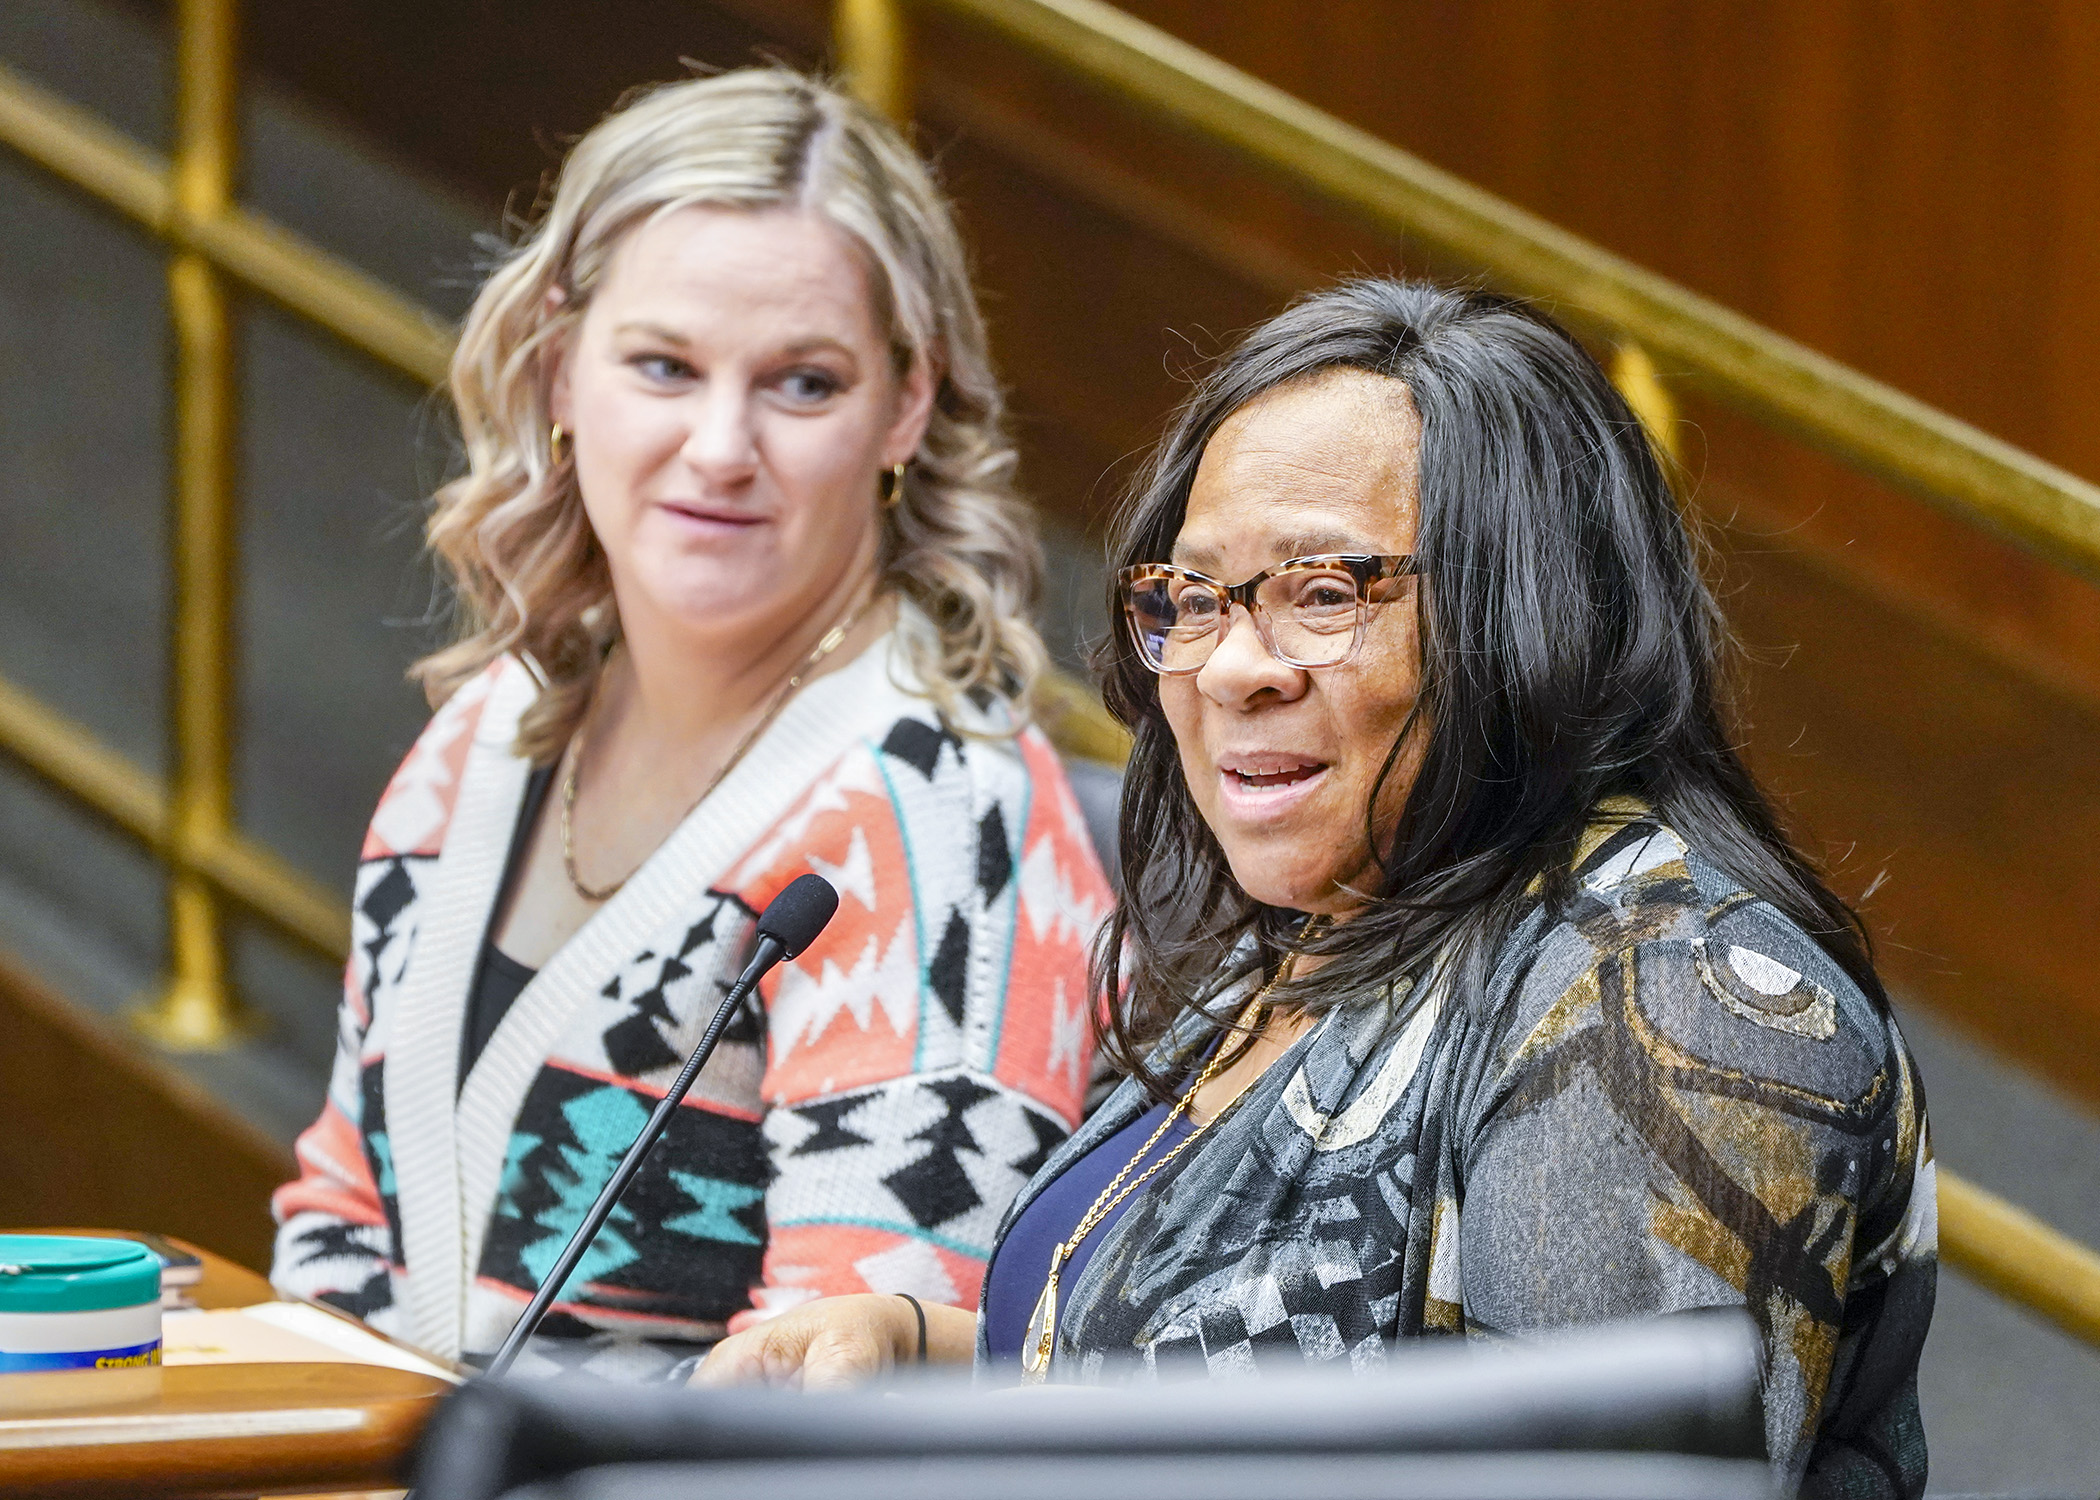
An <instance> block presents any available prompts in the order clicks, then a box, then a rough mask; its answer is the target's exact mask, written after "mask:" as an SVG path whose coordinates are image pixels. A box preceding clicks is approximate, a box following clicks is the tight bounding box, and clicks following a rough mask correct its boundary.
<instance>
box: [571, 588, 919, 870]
mask: <svg viewBox="0 0 2100 1500" xmlns="http://www.w3.org/2000/svg"><path fill="white" fill-rule="evenodd" d="M881 597H882V594H881V592H880V591H879V590H878V591H877V592H875V593H873V594H871V595H869V596H868V598H867V599H866V600H865V601H864V602H863V603H862V604H861V605H860V606H859V607H858V608H856V609H855V610H854V611H853V613H852V614H850V615H848V616H846V618H845V619H843V620H841V621H840V622H839V623H838V624H836V625H834V626H832V627H831V629H829V630H827V631H826V632H825V633H824V639H822V640H821V641H818V642H817V649H816V650H814V651H812V652H810V653H809V655H808V656H806V657H804V658H803V660H802V665H801V666H799V667H797V668H796V669H795V675H794V676H792V677H790V678H789V679H788V680H787V684H786V685H785V686H784V687H782V688H781V690H780V692H779V693H778V694H777V695H776V696H775V697H774V699H773V702H772V705H771V706H770V707H768V708H767V709H766V711H765V713H764V714H762V715H760V717H759V720H758V722H757V723H756V724H753V725H752V726H751V729H750V731H749V732H748V733H747V734H745V736H744V737H743V739H741V740H739V741H738V742H737V747H736V749H735V750H734V751H733V752H732V753H731V754H730V757H729V759H728V760H726V761H724V762H723V763H722V769H721V770H719V771H717V772H715V774H714V776H713V778H712V779H711V780H709V782H708V783H707V788H706V790H704V791H702V792H701V793H700V795H699V796H697V797H695V798H694V799H693V802H692V806H690V807H688V808H686V810H685V811H684V812H683V813H681V814H680V815H679V818H678V822H677V823H674V824H672V825H671V826H672V827H673V828H674V829H675V828H677V827H678V826H679V825H680V824H682V823H684V822H685V820H686V819H687V818H690V817H691V816H692V815H693V812H694V809H695V808H698V807H699V806H700V804H701V803H703V802H705V801H706V800H707V799H708V798H709V797H712V796H713V795H714V794H715V788H716V787H718V786H720V785H721V784H722V782H723V780H724V778H726V777H727V776H728V775H729V773H730V772H731V771H734V770H735V769H736V768H737V763H738V762H739V761H741V760H742V759H743V758H744V752H745V751H747V750H749V749H750V748H751V747H752V746H753V745H754V744H756V743H758V737H759V736H760V735H762V734H764V733H765V732H766V731H767V730H768V729H770V728H771V727H772V725H773V721H774V720H775V719H776V718H778V717H779V716H780V711H781V710H782V709H783V708H785V707H787V701H788V699H790V698H792V697H794V696H795V692H796V690H797V689H798V688H800V687H801V686H802V684H803V683H804V682H805V681H806V680H807V679H808V677H809V674H810V673H811V672H813V671H815V670H816V667H817V663H819V662H821V661H822V660H823V659H824V658H825V657H827V656H829V655H831V653H832V652H834V651H836V650H838V648H839V644H840V643H841V642H842V641H844V640H845V639H846V637H847V636H848V635H850V634H852V632H853V627H854V626H856V625H858V624H859V623H860V622H861V620H862V618H863V617H864V616H865V615H866V614H867V612H868V611H869V610H871V609H873V608H874V607H875V604H876V601H877V600H879V599H881ZM597 713H598V700H597V699H596V698H595V697H593V698H592V700H591V712H590V715H589V716H587V717H586V718H585V719H584V723H583V728H581V729H580V730H578V731H577V733H576V749H575V752H574V753H573V754H572V755H570V757H569V771H568V774H567V775H566V776H564V777H563V778H562V784H561V867H562V872H563V873H564V874H566V875H567V876H568V877H569V884H570V885H571V886H572V887H574V888H575V891H576V894H577V895H579V896H581V897H583V899H584V900H586V901H610V900H611V899H612V898H613V897H615V896H617V895H618V894H619V893H620V888H621V887H622V886H624V885H626V884H627V882H628V881H630V880H632V879H633V878H634V871H633V870H630V871H628V872H627V873H626V874H625V875H622V876H621V877H620V878H619V879H618V880H615V881H614V882H613V883H612V884H611V885H606V886H588V885H585V884H584V883H583V877H582V876H581V875H579V874H577V873H576V827H575V820H576V773H577V770H578V768H580V767H581V766H582V765H583V752H584V747H585V744H586V742H587V737H588V736H589V734H590V729H591V720H592V719H594V718H596V717H597ZM648 862H649V860H648V859H647V858H644V859H643V861H642V863H643V864H647V863H648ZM637 868H639V866H637Z"/></svg>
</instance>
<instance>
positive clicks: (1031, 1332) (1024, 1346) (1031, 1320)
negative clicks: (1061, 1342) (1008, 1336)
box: [1021, 1245, 1064, 1385]
mask: <svg viewBox="0 0 2100 1500" xmlns="http://www.w3.org/2000/svg"><path fill="white" fill-rule="evenodd" d="M1063 1248H1064V1247H1063V1246H1062V1245H1060V1246H1059V1247H1058V1249H1059V1250H1062V1249H1063ZM1061 1258H1062V1257H1060V1256H1055V1255H1053V1256H1052V1258H1051V1261H1050V1279H1049V1280H1048V1281H1046V1282H1044V1283H1043V1295H1042V1296H1040V1297H1038V1298H1036V1299H1035V1311H1034V1312H1032V1313H1030V1314H1029V1315H1028V1332H1027V1333H1026V1334H1025V1335H1024V1336H1023V1337H1022V1339H1021V1374H1022V1376H1023V1378H1025V1379H1026V1380H1027V1382H1028V1383H1029V1384H1030V1385H1041V1384H1042V1383H1043V1382H1044V1381H1045V1380H1047V1379H1049V1377H1050V1355H1051V1352H1052V1349H1053V1348H1054V1346H1055V1345H1056V1343H1057V1262H1058V1260H1059V1259H1061Z"/></svg>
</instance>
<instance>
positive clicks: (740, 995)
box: [488, 875, 839, 1376]
mask: <svg viewBox="0 0 2100 1500" xmlns="http://www.w3.org/2000/svg"><path fill="white" fill-rule="evenodd" d="M838 909H839V893H838V892H837V891H835V890H833V889H832V887H831V882H830V881H828V880H826V879H825V878H824V877H823V876H821V875H803V876H801V877H799V878H797V879H796V880H795V881H793V882H792V883H791V884H790V885H789V886H788V888H787V889H786V890H784V891H782V892H781V893H780V894H779V895H777V896H775V897H774V898H773V899H772V900H771V901H769V902H767V903H766V909H765V911H764V912H762V913H761V914H760V915H759V919H758V946H757V947H756V948H755V949H753V950H752V953H751V962H750V963H748V964H746V965H745V966H744V972H743V973H742V974H741V975H739V976H738V977H737V982H736V983H735V984H734V985H731V986H730V989H729V993H728V994H726V995H724V996H723V997H722V1003H721V1005H720V1006H719V1007H717V1008H716V1010H715V1018H714V1019H713V1020H712V1021H709V1022H708V1023H707V1030H706V1031H705V1032H703V1033H702V1034H701V1037H700V1042H699V1045H697V1046H696V1047H694V1048H693V1055H692V1056H691V1057H688V1058H687V1059H686V1060H685V1066H684V1067H683V1068H681V1069H679V1070H678V1078H677V1080H676V1081H675V1082H674V1083H673V1084H672V1085H671V1089H670V1092H669V1093H667V1094H665V1095H664V1097H663V1100H662V1102H661V1103H659V1104H658V1105H657V1106H656V1109H655V1111H654V1112H653V1113H652V1114H651V1115H650V1116H649V1122H648V1123H647V1124H646V1125H644V1126H643V1127H642V1133H641V1134H640V1135H638V1136H636V1137H635V1138H634V1144H633V1145H632V1146H629V1147H628V1148H627V1154H626V1155H625V1156H623V1157H621V1158H620V1165H619V1166H618V1167H616V1168H614V1169H613V1174H612V1176H611V1177H610V1178H609V1179H608V1180H607V1181H606V1184H605V1189H604V1191H603V1192H601V1193H599V1194H598V1201H597V1202H595V1203H593V1204H592V1205H591V1211H590V1212H589V1213H587V1214H585V1215H584V1216H583V1222H582V1223H581V1224H578V1225H577V1226H576V1232H575V1233H574V1234H572V1235H570V1236H569V1243H568V1244H566V1245H564V1246H563V1247H562V1252H561V1259H559V1260H557V1261H556V1262H555V1263H554V1269H553V1270H551V1271H549V1272H548V1273H547V1275H546V1277H545V1278H544V1279H543V1280H542V1281H541V1282H540V1289H539V1290H538V1291H536V1292H534V1293H533V1294H532V1301H530V1302H529V1303H527V1304H526V1306H525V1313H524V1315H523V1316H522V1317H520V1318H519V1319H518V1321H517V1325H516V1326H515V1327H513V1328H512V1329H511V1331H510V1337H509V1338H506V1339H505V1340H504V1341H503V1347H502V1348H501V1349H498V1350H497V1351H496V1357H495V1358H494V1359H492V1360H490V1361H489V1368H488V1373H489V1374H490V1375H491V1376H495V1375H501V1374H502V1373H503V1372H504V1371H505V1370H508V1369H509V1368H510V1365H511V1361H512V1360H514V1359H516V1358H517V1357H518V1351H519V1350H521V1349H523V1348H524V1347H525V1341H526V1340H527V1339H529V1338H531V1337H532V1333H533V1330H534V1329H536V1328H538V1327H539V1326H540V1319H542V1318H544V1317H545V1316H546V1315H547V1309H548V1308H549V1307H550V1306H552V1305H553V1303H554V1299H555V1297H556V1296H557V1295H558V1294H559V1293H560V1291H561V1289H562V1286H563V1284H564V1283H565V1282H567V1281H568V1279H569V1275H570V1273H571V1272H573V1271H574V1270H575V1269H576V1263H577V1262H578V1261H580V1260H582V1259H583V1254H584V1252H585V1251H586V1250H588V1249H590V1247H591V1241H592V1240H594V1239H596V1238H597V1236H598V1231H599V1230H600V1229H601V1228H603V1227H604V1225H605V1221H606V1219H607V1218H609V1217H610V1216H611V1214H612V1211H613V1209H614V1207H615V1206H616V1205H617V1204H618V1203H619V1201H620V1194H621V1193H623V1192H625V1191H626V1189H627V1184H628V1183H630V1182H632V1181H633V1180H634V1174H635V1173H636V1172H639V1171H640V1170H641V1167H642V1161H643V1158H645V1157H647V1156H648V1154H649V1150H650V1148H651V1147H653V1146H654V1145H655V1144H656V1143H657V1140H658V1139H659V1138H660V1137H661V1136H662V1135H663V1133H664V1131H665V1130H666V1129H667V1128H668V1127H669V1126H670V1123H671V1112H672V1111H673V1110H675V1109H677V1108H678V1104H679V1101H680V1100H682V1099H684V1098H685V1096H686V1091H687V1090H688V1089H690V1088H691V1087H692V1086H693V1080H694V1079H695V1078H698V1077H699V1076H700V1070H701V1069H702V1068H704V1067H706V1066H707V1059H708V1058H709V1057H710V1056H711V1055H713V1053H714V1050H715V1043H716V1042H718V1041H720V1040H721V1039H722V1033H723V1031H724V1030H725V1029H726V1028H727V1027H728V1025H729V1018H730V1017H731V1016H733V1015H735V1014H736V1009H737V1007H738V1006H739V1005H742V1004H743V1003H744V997H745V996H746V995H749V994H750V993H751V989H752V986H754V985H756V984H757V983H758V982H759V980H761V979H763V978H764V977H765V976H766V974H767V973H768V972H769V971H770V970H771V969H772V967H773V966H774V965H775V964H777V963H779V962H780V961H781V960H782V959H784V958H795V957H798V956H799V955H800V954H801V952H802V950H803V949H805V948H807V947H808V946H809V945H810V944H811V943H813V942H815V941H816V940H817V934H818V933H820V932H822V931H823V930H824V925H825V923H827V922H829V921H830V920H831V916H832V913H833V912H835V911H837V910H838Z"/></svg>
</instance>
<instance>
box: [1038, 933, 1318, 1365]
mask: <svg viewBox="0 0 2100 1500" xmlns="http://www.w3.org/2000/svg"><path fill="white" fill-rule="evenodd" d="M1319 920H1320V919H1319V918H1318V917H1317V916H1315V917H1312V918H1309V919H1308V920H1307V922H1306V924H1305V929H1304V931H1302V932H1300V933H1299V934H1298V940H1299V941H1300V942H1303V941H1304V940H1305V938H1306V937H1307V936H1308V935H1309V934H1310V933H1311V932H1312V930H1313V926H1314V924H1315V923H1317V922H1318V921H1319ZM1297 957H1298V955H1297V953H1296V951H1295V950H1294V951H1292V952H1290V953H1288V954H1286V955H1285V956H1284V960H1283V962H1282V963H1281V964H1279V965H1277V968H1276V977H1275V978H1274V979H1271V980H1270V981H1269V982H1268V983H1267V984H1265V985H1263V986H1262V987H1261V988H1260V989H1259V990H1257V991H1255V994H1254V998H1253V999H1252V1000H1249V1001H1248V1002H1247V1004H1246V1007H1245V1008H1244V1009H1242V1010H1241V1011H1240V1014H1239V1020H1238V1021H1237V1022H1236V1023H1235V1024H1236V1025H1237V1026H1238V1028H1239V1029H1240V1030H1242V1031H1252V1030H1253V1029H1254V1028H1255V1027H1257V1026H1259V1025H1260V1024H1261V1022H1262V1018H1263V1013H1264V1011H1265V1010H1266V1008H1267V1007H1266V1005H1265V1002H1266V1001H1267V1000H1268V998H1269V991H1271V990H1273V989H1275V988H1276V986H1277V985H1279V984H1281V983H1283V981H1284V980H1285V979H1286V978H1287V977H1289V975H1290V972H1291V967H1292V965H1293V963H1295V961H1296V960H1297ZM1231 1050H1232V1049H1231V1048H1229V1047H1227V1046H1225V1045H1224V1044H1223V1043H1222V1042H1220V1044H1219V1046H1218V1050H1217V1051H1216V1052H1215V1053H1213V1054H1212V1055H1211V1059H1210V1061H1209V1062H1207V1063H1205V1064H1204V1065H1203V1071H1202V1072H1200V1073H1198V1074H1197V1075H1196V1081H1195V1082H1194V1083H1192V1084H1190V1085H1189V1087H1188V1091H1187V1092H1186V1093H1184V1094H1183V1095H1182V1096H1181V1097H1180V1098H1179V1099H1177V1100H1176V1101H1175V1102H1174V1107H1173V1109H1171V1110H1169V1111H1168V1112H1167V1117H1166V1118H1165V1119H1164V1120H1161V1121H1160V1122H1159V1128H1158V1129H1157V1130H1155V1131H1153V1132H1152V1134H1151V1135H1150V1136H1149V1137H1148V1138H1147V1139H1146V1141H1145V1144H1144V1145H1142V1146H1140V1147H1138V1151H1137V1155H1135V1156H1133V1157H1131V1158H1130V1160H1129V1161H1127V1162H1125V1163H1124V1164H1123V1170H1122V1171H1120V1172H1118V1173H1116V1175H1115V1176H1114V1177H1113V1178H1111V1179H1110V1180H1109V1184H1108V1186H1107V1187H1105V1188H1103V1189H1102V1190H1101V1192H1100V1194H1099V1195H1098V1196H1097V1197H1096V1198H1095V1199H1094V1206H1093V1207H1092V1208H1089V1209H1088V1210H1087V1211H1086V1213H1085V1214H1084V1215H1083V1216H1082V1217H1081V1218H1080V1220H1079V1225H1078V1227H1077V1228H1075V1229H1074V1230H1073V1231H1072V1235H1071V1238H1069V1239H1067V1240H1065V1241H1063V1242H1062V1243H1061V1244H1059V1245H1058V1246H1057V1248H1056V1249H1054V1250H1052V1251H1051V1252H1050V1276H1049V1279H1048V1280H1046V1281H1045V1282H1044V1283H1043V1295H1042V1296H1040V1297H1038V1298H1036V1301H1035V1311H1034V1312H1032V1313H1030V1314H1029V1315H1028V1331H1027V1332H1026V1333H1025V1334H1023V1335H1022V1338H1021V1374H1022V1376H1023V1377H1024V1378H1025V1379H1026V1380H1027V1381H1028V1383H1029V1384H1031V1385H1040V1384H1041V1383H1042V1382H1043V1381H1044V1380H1045V1379H1047V1378H1048V1377H1049V1374H1050V1356H1051V1353H1052V1351H1053V1349H1054V1347H1055V1345H1056V1343H1057V1281H1058V1277H1059V1276H1060V1275H1061V1274H1062V1273H1063V1271H1064V1265H1065V1262H1066V1261H1067V1260H1070V1259H1071V1258H1072V1252H1073V1251H1074V1250H1077V1249H1078V1248H1079V1243H1080V1241H1082V1240H1084V1239H1085V1238H1086V1237H1087V1236H1088V1235H1090V1234H1092V1233H1093V1232H1094V1230H1095V1229H1097V1228H1099V1227H1100V1224H1101V1221H1102V1220H1103V1219H1105V1218H1107V1217H1108V1216H1109V1215H1110V1214H1112V1213H1114V1212H1115V1211H1116V1208H1117V1206H1118V1205H1119V1204H1121V1203H1122V1202H1123V1200H1124V1199H1126V1198H1128V1197H1129V1196H1130V1195H1131V1194H1132V1193H1135V1192H1136V1191H1137V1190H1138V1189H1139V1188H1141V1187H1143V1186H1144V1185H1145V1184H1146V1183H1148V1182H1150V1181H1151V1180H1152V1178H1153V1177H1154V1176H1156V1175H1157V1174H1158V1173H1159V1172H1160V1171H1162V1170H1163V1169H1164V1168H1165V1167H1166V1166H1167V1164H1168V1163H1170V1162H1172V1161H1173V1160H1174V1159H1175V1158H1176V1157H1178V1156H1180V1155H1181V1153H1182V1152H1184V1151H1186V1150H1188V1148H1189V1147H1191V1146H1193V1145H1195V1144H1196V1142H1197V1141H1199V1140H1201V1139H1202V1138H1203V1133H1204V1132H1205V1131H1207V1130H1209V1129H1210V1128H1211V1126H1213V1125H1215V1124H1217V1123H1218V1121H1220V1120H1222V1119H1224V1118H1225V1116H1226V1115H1227V1114H1228V1113H1230V1112H1231V1110H1232V1106H1233V1105H1235V1104H1237V1103H1239V1102H1240V1100H1241V1099H1243V1098H1245V1097H1246V1094H1247V1090H1248V1089H1251V1088H1253V1087H1254V1082H1252V1081H1250V1082H1249V1083H1248V1085H1247V1088H1244V1089H1241V1090H1240V1091H1239V1093H1237V1094H1234V1095H1233V1096H1232V1098H1231V1099H1229V1100H1228V1101H1226V1104H1225V1107H1224V1108H1223V1109H1220V1110H1219V1111H1218V1112H1217V1113H1216V1114H1214V1115H1212V1116H1211V1117H1210V1118H1209V1119H1208V1120H1205V1121H1203V1122H1202V1123H1201V1124H1200V1125H1198V1126H1196V1128H1195V1129H1193V1130H1191V1131H1190V1132H1189V1133H1188V1135H1187V1136H1185V1137H1184V1138H1183V1139H1182V1140H1181V1141H1180V1142H1178V1143H1177V1144H1176V1145H1175V1147H1174V1149H1173V1150H1171V1151H1169V1152H1168V1153H1167V1154H1166V1155H1165V1156H1162V1157H1161V1158H1160V1159H1159V1160H1158V1161H1156V1162H1154V1163H1153V1164H1152V1165H1151V1166H1149V1167H1147V1168H1145V1170H1144V1171H1143V1172H1141V1173H1139V1174H1138V1176H1137V1178H1136V1180H1135V1181H1133V1182H1131V1183H1130V1184H1129V1185H1128V1186H1125V1185H1124V1181H1123V1179H1124V1178H1126V1177H1128V1176H1130V1174H1131V1171H1132V1170H1133V1169H1134V1168H1135V1167H1136V1166H1137V1164H1138V1163H1139V1162H1141V1161H1143V1160H1144V1159H1145V1157H1146V1155H1147V1154H1148V1153H1149V1152H1150V1151H1151V1150H1152V1148H1153V1147H1154V1146H1157V1145H1158V1144H1159V1143H1160V1140H1161V1139H1162V1138H1163V1137H1164V1136H1165V1135H1166V1133H1167V1132H1168V1131H1169V1130H1171V1129H1173V1127H1174V1122H1175V1121H1176V1120H1178V1119H1180V1118H1181V1117H1182V1116H1183V1115H1185V1114H1187V1113H1188V1112H1189V1107H1190V1106H1191V1105H1192V1104H1193V1103H1194V1102H1195V1099H1196V1096H1197V1095H1198V1094H1200V1093H1202V1092H1203V1086H1204V1085H1205V1084H1207V1083H1209V1082H1210V1081H1211V1079H1213V1078H1215V1077H1217V1075H1218V1070H1219V1068H1220V1067H1221V1066H1222V1065H1223V1064H1224V1062H1225V1057H1226V1054H1227V1053H1229V1052H1230V1051H1231Z"/></svg>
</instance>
